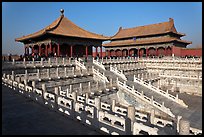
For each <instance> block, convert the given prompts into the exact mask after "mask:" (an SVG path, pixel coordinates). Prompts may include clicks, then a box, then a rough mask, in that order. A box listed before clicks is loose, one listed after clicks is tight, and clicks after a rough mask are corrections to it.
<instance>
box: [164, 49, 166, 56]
mask: <svg viewBox="0 0 204 137" xmlns="http://www.w3.org/2000/svg"><path fill="white" fill-rule="evenodd" d="M164 51H165V52H164V55H165V56H167V48H164Z"/></svg>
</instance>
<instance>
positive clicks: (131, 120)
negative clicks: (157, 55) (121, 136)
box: [125, 106, 136, 135]
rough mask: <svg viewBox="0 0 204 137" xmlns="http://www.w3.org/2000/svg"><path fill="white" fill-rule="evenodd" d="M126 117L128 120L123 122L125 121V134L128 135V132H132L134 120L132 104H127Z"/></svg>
mask: <svg viewBox="0 0 204 137" xmlns="http://www.w3.org/2000/svg"><path fill="white" fill-rule="evenodd" d="M127 117H128V120H127V121H126V122H125V123H126V134H127V135H130V134H133V130H134V128H133V127H134V122H135V121H136V120H135V107H134V106H128V111H127Z"/></svg>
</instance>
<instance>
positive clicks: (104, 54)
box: [92, 52, 106, 57]
mask: <svg viewBox="0 0 204 137" xmlns="http://www.w3.org/2000/svg"><path fill="white" fill-rule="evenodd" d="M98 54H99V56H101V53H100V52H98ZM92 55H93V56H94V57H95V56H96V52H93V54H92ZM102 56H103V57H105V56H106V52H102Z"/></svg>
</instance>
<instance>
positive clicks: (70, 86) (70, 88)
mask: <svg viewBox="0 0 204 137" xmlns="http://www.w3.org/2000/svg"><path fill="white" fill-rule="evenodd" d="M72 90H73V88H72V85H69V92H70V93H72Z"/></svg>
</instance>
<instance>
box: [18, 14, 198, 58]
mask: <svg viewBox="0 0 204 137" xmlns="http://www.w3.org/2000/svg"><path fill="white" fill-rule="evenodd" d="M183 36H185V34H183V33H180V32H177V30H176V28H175V26H174V20H173V19H172V18H169V21H168V22H162V23H157V24H151V25H145V26H139V27H134V28H127V29H123V28H122V27H120V28H119V30H118V32H117V33H116V34H115V35H113V36H111V37H108V36H103V35H99V34H96V33H92V32H89V31H86V30H84V29H82V28H80V27H79V26H77V25H76V24H74V23H73V22H71V21H70V20H69V19H67V18H66V17H65V16H64V10H61V15H60V17H59V18H58V19H56V20H55V21H54V22H53V23H51V24H50V25H49V26H47V27H45V28H44V29H42V30H40V31H37V32H35V33H32V34H29V35H26V36H22V37H20V38H16V39H15V41H17V42H22V43H23V44H24V47H25V55H29V54H32V53H35V54H38V55H44V56H48V55H49V54H51V53H53V54H55V55H56V56H68V57H88V56H93V55H94V56H99V57H104V56H106V57H111V56H120V57H125V56H135V57H138V56H139V57H144V56H146V57H147V56H172V55H174V56H182V55H183V54H182V51H183V50H181V49H186V46H187V45H189V44H191V43H192V42H189V41H185V40H182V39H181V37H183ZM104 41H110V42H108V43H105V44H102V43H103V42H104ZM102 47H104V48H105V54H103V52H102ZM93 48H95V54H93ZM30 51H31V53H30ZM201 54H202V53H201Z"/></svg>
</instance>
